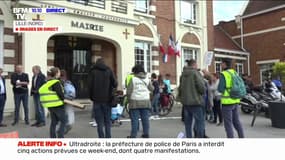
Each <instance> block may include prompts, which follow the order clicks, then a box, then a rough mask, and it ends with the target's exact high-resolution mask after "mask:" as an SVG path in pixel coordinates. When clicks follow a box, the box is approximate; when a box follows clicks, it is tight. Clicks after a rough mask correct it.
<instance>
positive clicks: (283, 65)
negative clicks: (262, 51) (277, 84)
mask: <svg viewBox="0 0 285 160" xmlns="http://www.w3.org/2000/svg"><path fill="white" fill-rule="evenodd" d="M273 75H274V76H276V77H279V78H280V80H281V82H282V83H283V89H284V86H285V85H284V84H285V62H277V63H275V64H274V66H273Z"/></svg>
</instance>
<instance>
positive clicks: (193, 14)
mask: <svg viewBox="0 0 285 160" xmlns="http://www.w3.org/2000/svg"><path fill="white" fill-rule="evenodd" d="M182 1H183V2H185V3H189V5H190V11H189V12H190V18H189V19H185V18H184V17H183V14H182V12H183V11H184V12H185V10H183V9H182V5H183V2H182ZM180 18H181V22H182V23H186V24H197V22H198V21H197V18H198V2H197V1H195V0H180ZM188 21H189V22H188Z"/></svg>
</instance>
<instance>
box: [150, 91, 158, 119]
mask: <svg viewBox="0 0 285 160" xmlns="http://www.w3.org/2000/svg"><path fill="white" fill-rule="evenodd" d="M159 98H160V94H159V93H157V94H155V95H153V98H152V101H151V106H152V113H153V114H154V115H158V106H159Z"/></svg>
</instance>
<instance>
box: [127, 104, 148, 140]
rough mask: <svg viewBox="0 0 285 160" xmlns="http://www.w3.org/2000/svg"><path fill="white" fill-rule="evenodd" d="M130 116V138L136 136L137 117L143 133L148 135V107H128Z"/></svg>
mask: <svg viewBox="0 0 285 160" xmlns="http://www.w3.org/2000/svg"><path fill="white" fill-rule="evenodd" d="M130 116H131V125H132V129H131V138H136V137H137V133H138V125H139V117H141V121H142V126H143V135H144V136H147V137H148V136H149V108H137V109H130Z"/></svg>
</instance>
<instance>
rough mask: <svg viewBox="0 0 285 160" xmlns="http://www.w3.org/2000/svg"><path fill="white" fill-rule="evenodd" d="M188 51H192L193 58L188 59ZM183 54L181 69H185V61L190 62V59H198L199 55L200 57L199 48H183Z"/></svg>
mask: <svg viewBox="0 0 285 160" xmlns="http://www.w3.org/2000/svg"><path fill="white" fill-rule="evenodd" d="M186 50H191V51H192V53H191V54H192V57H191V56H190V57H188V56H187V58H186V56H185V51H186ZM181 51H182V54H181V67H182V68H183V67H184V66H185V61H186V60H189V59H195V60H197V59H198V55H199V49H198V48H191V47H182V48H181Z"/></svg>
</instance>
